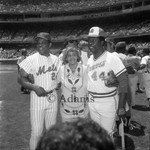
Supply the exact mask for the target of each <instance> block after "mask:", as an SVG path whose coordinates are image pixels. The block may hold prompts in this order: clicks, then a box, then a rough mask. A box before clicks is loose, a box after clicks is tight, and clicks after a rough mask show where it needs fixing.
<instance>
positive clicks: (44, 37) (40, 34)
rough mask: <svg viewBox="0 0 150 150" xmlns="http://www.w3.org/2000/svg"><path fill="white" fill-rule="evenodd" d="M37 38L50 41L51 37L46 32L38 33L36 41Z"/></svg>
mask: <svg viewBox="0 0 150 150" xmlns="http://www.w3.org/2000/svg"><path fill="white" fill-rule="evenodd" d="M37 38H42V39H45V40H48V41H51V36H50V34H49V33H47V32H40V33H38V34H37V36H36V37H35V39H37Z"/></svg>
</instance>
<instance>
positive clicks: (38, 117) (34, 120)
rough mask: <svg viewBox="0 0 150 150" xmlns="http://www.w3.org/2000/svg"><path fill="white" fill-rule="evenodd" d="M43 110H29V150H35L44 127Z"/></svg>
mask: <svg viewBox="0 0 150 150" xmlns="http://www.w3.org/2000/svg"><path fill="white" fill-rule="evenodd" d="M44 115H45V110H44V109H41V110H39V109H34V110H30V119H31V138H30V150H35V148H36V146H37V143H38V141H39V139H40V136H41V134H42V132H43V125H44Z"/></svg>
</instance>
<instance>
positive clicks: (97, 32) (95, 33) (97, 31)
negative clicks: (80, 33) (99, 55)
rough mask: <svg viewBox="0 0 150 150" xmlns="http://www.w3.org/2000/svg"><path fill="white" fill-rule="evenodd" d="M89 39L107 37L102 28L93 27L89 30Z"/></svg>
mask: <svg viewBox="0 0 150 150" xmlns="http://www.w3.org/2000/svg"><path fill="white" fill-rule="evenodd" d="M88 37H106V33H105V32H104V30H103V29H102V28H100V27H92V28H90V30H89V34H88Z"/></svg>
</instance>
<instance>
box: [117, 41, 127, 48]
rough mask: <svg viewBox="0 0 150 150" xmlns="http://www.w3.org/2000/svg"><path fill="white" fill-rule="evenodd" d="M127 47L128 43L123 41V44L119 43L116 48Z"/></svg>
mask: <svg viewBox="0 0 150 150" xmlns="http://www.w3.org/2000/svg"><path fill="white" fill-rule="evenodd" d="M125 46H126V42H124V41H122V42H118V43H117V44H116V46H115V48H122V47H125Z"/></svg>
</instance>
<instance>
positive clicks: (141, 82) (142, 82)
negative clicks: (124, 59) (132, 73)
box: [137, 71, 144, 89]
mask: <svg viewBox="0 0 150 150" xmlns="http://www.w3.org/2000/svg"><path fill="white" fill-rule="evenodd" d="M137 75H138V82H139V88H140V89H143V88H144V81H143V72H142V71H138V73H137Z"/></svg>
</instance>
